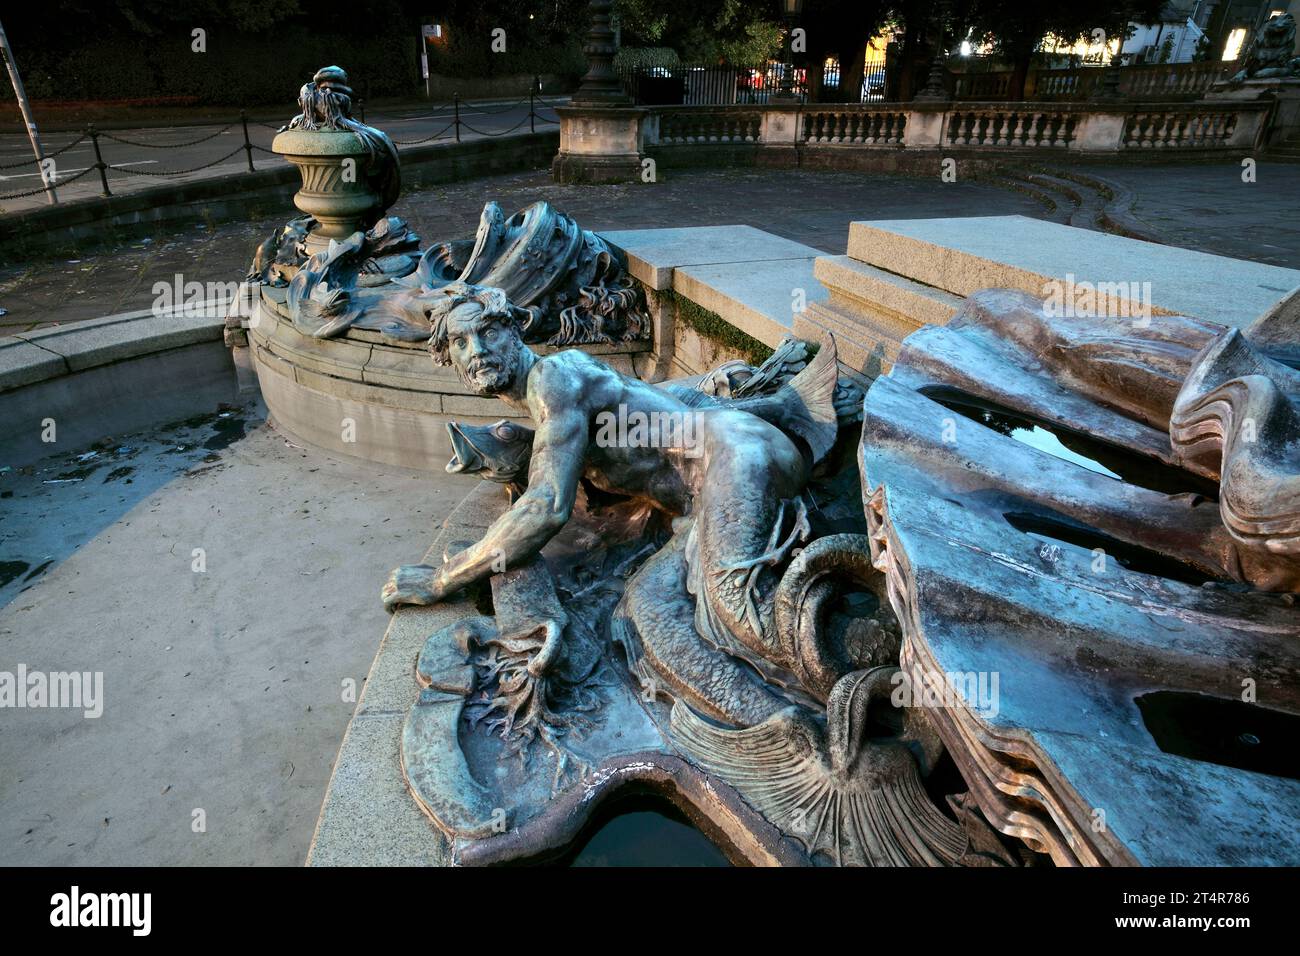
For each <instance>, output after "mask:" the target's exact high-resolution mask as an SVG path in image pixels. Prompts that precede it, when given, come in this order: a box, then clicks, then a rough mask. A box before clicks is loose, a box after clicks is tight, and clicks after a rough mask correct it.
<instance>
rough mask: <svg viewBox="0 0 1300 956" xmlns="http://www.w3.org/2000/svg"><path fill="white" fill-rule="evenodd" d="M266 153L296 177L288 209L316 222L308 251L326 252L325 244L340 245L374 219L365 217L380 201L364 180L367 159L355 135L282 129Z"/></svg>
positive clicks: (364, 150)
mask: <svg viewBox="0 0 1300 956" xmlns="http://www.w3.org/2000/svg"><path fill="white" fill-rule="evenodd" d="M271 149H272V150H273V151H274V152H276V153H279V154H280V155H281V156H283V157H284V158H285V159H287V160H288V161H289V162H291V163H293V164H294V165H295V166H297V167H298V171H299V172H300V173H301V174H302V188H301V189H299V190H298V192H297V193H295V194H294V197H293V204H294V205H295V206H297V207H298V208H299V209H300V210H301V211H302V212H305V213H307V214H308V215H309V216H314V217H315V218H316V222H317V224H316V226H314V227H313V228H312V230H311V232H309V233H308V234H307V239H306V244H307V248H308V250H309V251H311V252H313V253H314V252H318V251H320V250H321V249H324V248H328V246H329V241H330V240H331V239H337V240H340V241H341V240H343V239H346V238H347V237H348V236H350V235H352V233H354V232H356V231H357V230H359V229H364V228H365V227H366V225H367V223H368V219H371V218H374V217H373V216H368V215H367V214H368V213H370V212H371V211H372V210H374V209H375V208H376V207H378V206H380V205H381V200H380V197H379V195H378V194H377V193H376V192H375V191H374V190H373V189H372V188H371V184H370V181H369V178H368V177H367V176H366V175H365V172H364V170H365V164H366V163H367V162H368V161H369V159H370V153H369V151H368V150H367V149H366V144H365V142H364V141H363V140H362V138H361V137H360V136H359V135H357V134H356V133H354V132H352V131H351V130H323V129H317V130H306V129H288V130H285V131H284V132H282V133H280V134H279V135H277V136H276V137H275V140H274V141H273V142H272V143H271Z"/></svg>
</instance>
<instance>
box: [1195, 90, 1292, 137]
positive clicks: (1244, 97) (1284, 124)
mask: <svg viewBox="0 0 1300 956" xmlns="http://www.w3.org/2000/svg"><path fill="white" fill-rule="evenodd" d="M1205 98H1206V99H1207V100H1215V101H1223V100H1229V101H1236V102H1243V101H1244V102H1250V101H1255V100H1275V101H1276V102H1277V106H1276V108H1275V109H1274V111H1273V118H1272V121H1271V122H1270V123H1269V128H1268V133H1267V134H1266V136H1265V139H1264V145H1265V146H1279V145H1281V144H1282V143H1291V144H1294V143H1297V142H1300V76H1273V77H1258V78H1254V79H1249V80H1243V81H1242V82H1240V83H1229V82H1224V83H1216V84H1215V85H1214V87H1213V88H1211V90H1210V91H1209V92H1208V93H1206V94H1205Z"/></svg>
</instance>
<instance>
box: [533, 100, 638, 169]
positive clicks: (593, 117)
mask: <svg viewBox="0 0 1300 956" xmlns="http://www.w3.org/2000/svg"><path fill="white" fill-rule="evenodd" d="M555 112H556V113H558V114H559V116H560V151H559V152H558V153H556V154H555V160H554V161H553V162H552V164H551V174H552V175H553V176H554V177H555V180H556V182H561V183H622V182H634V181H637V180H640V179H641V174H642V165H641V163H642V160H643V159H644V158H645V153H644V147H643V144H644V139H643V136H642V124H643V122H644V120H645V117H646V111H645V110H643V109H637V108H635V107H630V106H560V107H556V110H555Z"/></svg>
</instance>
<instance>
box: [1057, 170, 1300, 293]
mask: <svg viewBox="0 0 1300 956" xmlns="http://www.w3.org/2000/svg"><path fill="white" fill-rule="evenodd" d="M1082 171H1083V172H1089V171H1091V172H1096V173H1099V174H1100V175H1102V176H1104V177H1105V178H1106V179H1108V180H1111V181H1113V182H1118V183H1121V184H1122V185H1124V186H1127V187H1128V188H1129V189H1130V190H1132V191H1133V192H1134V193H1136V194H1137V205H1136V206H1135V207H1134V210H1133V211H1134V215H1136V216H1137V218H1138V219H1139V220H1140V221H1141V222H1143V223H1145V224H1147V225H1148V226H1150V230H1151V232H1152V233H1154V234H1155V235H1157V236H1159V237H1160V238H1161V239H1162V240H1163V241H1164V242H1167V243H1169V244H1170V245H1175V246H1183V247H1185V248H1188V249H1199V250H1201V251H1202V252H1213V253H1217V254H1218V255H1222V256H1232V257H1234V258H1237V259H1254V260H1255V261H1257V262H1267V263H1269V264H1270V265H1275V266H1287V267H1288V268H1292V269H1295V268H1300V164H1296V163H1260V164H1259V165H1258V167H1256V170H1255V181H1254V182H1243V180H1242V167H1241V166H1240V165H1239V164H1237V163H1212V164H1209V165H1191V164H1189V165H1180V166H1105V167H1097V166H1089V167H1086V168H1082Z"/></svg>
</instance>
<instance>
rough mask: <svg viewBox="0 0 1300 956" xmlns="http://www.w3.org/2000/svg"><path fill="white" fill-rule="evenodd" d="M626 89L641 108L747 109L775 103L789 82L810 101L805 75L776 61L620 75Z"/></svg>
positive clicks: (680, 66)
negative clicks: (726, 107)
mask: <svg viewBox="0 0 1300 956" xmlns="http://www.w3.org/2000/svg"><path fill="white" fill-rule="evenodd" d="M619 79H620V80H621V81H622V83H623V89H624V91H625V92H626V93H627V95H628V96H630V97H632V99H633V101H634V102H636V103H637V104H638V105H640V106H745V105H758V104H765V103H768V102H771V99H772V96H773V94H779V93H781V92H782V87H783V84H785V83H786V82H787V79H788V83H789V86H790V88H791V92H793V93H794V94H795V95H797V96H799V97H800V98H801V99H806V98H807V94H808V83H807V76H806V74H805V71H804V70H803V69H801V68H794V69H793V70H792V68H791V67H790V65H789V64H787V63H779V62H777V61H775V60H773V61H771V62H768V63H763V64H759V65H757V66H733V65H719V64H706V65H698V64H687V63H678V64H674V65H673V66H649V67H648V66H635V67H627V68H625V69H623V70H622V71H620V73H619Z"/></svg>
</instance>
